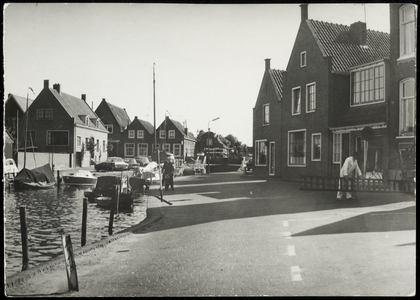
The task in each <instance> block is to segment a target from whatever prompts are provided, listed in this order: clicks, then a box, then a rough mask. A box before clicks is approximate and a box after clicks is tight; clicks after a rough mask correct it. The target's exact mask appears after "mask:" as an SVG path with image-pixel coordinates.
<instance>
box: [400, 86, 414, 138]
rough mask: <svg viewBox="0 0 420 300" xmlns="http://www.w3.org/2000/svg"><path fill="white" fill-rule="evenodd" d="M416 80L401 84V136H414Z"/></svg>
mask: <svg viewBox="0 0 420 300" xmlns="http://www.w3.org/2000/svg"><path fill="white" fill-rule="evenodd" d="M414 88H415V85H414V78H409V79H405V80H403V81H401V82H400V135H414V116H415V110H414V98H415V95H414V94H415V90H414Z"/></svg>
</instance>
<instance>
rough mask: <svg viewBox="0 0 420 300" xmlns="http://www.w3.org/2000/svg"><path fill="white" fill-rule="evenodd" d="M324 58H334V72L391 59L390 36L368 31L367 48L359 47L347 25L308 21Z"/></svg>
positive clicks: (346, 70)
mask: <svg viewBox="0 0 420 300" xmlns="http://www.w3.org/2000/svg"><path fill="white" fill-rule="evenodd" d="M306 22H307V24H308V27H309V28H310V30H311V31H312V33H313V36H314V38H315V40H316V41H317V43H318V45H319V47H320V49H321V51H322V53H323V55H324V56H330V57H332V70H333V71H338V72H348V69H349V68H351V67H354V66H358V65H363V64H366V63H369V62H373V61H377V60H381V59H384V58H389V55H390V40H389V34H388V33H385V32H379V31H374V30H369V29H367V30H366V44H367V47H366V46H361V45H359V44H358V43H357V42H356V40H355V38H354V36H353V35H352V34H351V32H350V27H349V26H346V25H340V24H333V23H327V22H322V21H314V20H307V21H306Z"/></svg>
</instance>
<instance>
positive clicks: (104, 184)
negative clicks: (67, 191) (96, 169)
mask: <svg viewBox="0 0 420 300" xmlns="http://www.w3.org/2000/svg"><path fill="white" fill-rule="evenodd" d="M115 186H117V187H118V195H119V200H118V203H119V206H118V207H119V208H129V207H131V206H132V205H133V200H134V196H133V194H132V193H131V191H128V189H127V186H126V183H125V182H122V181H121V178H119V177H117V176H100V177H98V179H97V182H96V186H95V188H94V189H93V191H92V192H88V191H86V192H85V193H84V195H85V197H87V198H88V201H89V202H91V203H96V204H97V205H98V206H101V207H104V208H110V207H111V205H112V197H113V196H114V193H115ZM121 191H124V192H121Z"/></svg>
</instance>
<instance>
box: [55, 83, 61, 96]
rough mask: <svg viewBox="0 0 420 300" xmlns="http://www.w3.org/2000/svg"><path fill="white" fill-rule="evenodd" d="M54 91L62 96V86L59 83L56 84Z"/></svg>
mask: <svg viewBox="0 0 420 300" xmlns="http://www.w3.org/2000/svg"><path fill="white" fill-rule="evenodd" d="M53 88H54V90H56V91H57V92H58V93H59V94H60V84H59V83H55V84H54V85H53Z"/></svg>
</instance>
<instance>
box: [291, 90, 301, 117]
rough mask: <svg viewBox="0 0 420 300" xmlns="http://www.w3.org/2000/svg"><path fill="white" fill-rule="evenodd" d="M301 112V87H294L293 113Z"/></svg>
mask: <svg viewBox="0 0 420 300" xmlns="http://www.w3.org/2000/svg"><path fill="white" fill-rule="evenodd" d="M298 114H300V87H298V88H294V89H292V115H298Z"/></svg>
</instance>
